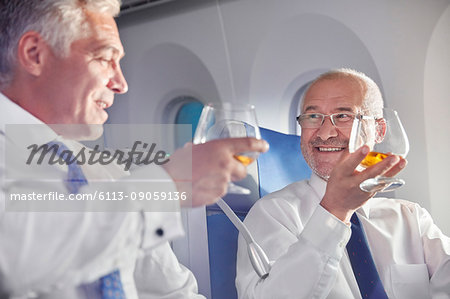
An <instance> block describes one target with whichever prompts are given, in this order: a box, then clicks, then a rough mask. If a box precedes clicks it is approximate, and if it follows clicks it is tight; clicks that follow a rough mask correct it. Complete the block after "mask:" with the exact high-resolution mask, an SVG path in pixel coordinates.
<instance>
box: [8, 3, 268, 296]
mask: <svg viewBox="0 0 450 299" xmlns="http://www.w3.org/2000/svg"><path fill="white" fill-rule="evenodd" d="M119 10H120V1H119V0H40V1H23V0H0V30H1V33H0V49H1V51H0V178H1V180H0V294H1V295H2V296H3V297H6V298H36V297H38V298H125V297H126V298H137V297H138V292H139V293H140V295H139V296H140V297H142V298H145V297H151V298H162V297H164V298H190V297H193V298H194V297H195V298H197V297H202V296H200V295H197V294H196V293H197V286H196V282H195V278H194V277H193V275H192V273H190V272H189V271H188V270H187V269H186V268H184V267H183V266H181V265H179V264H178V262H177V260H176V258H175V256H174V254H173V252H172V251H171V249H170V246H169V245H168V242H167V241H168V240H170V239H172V238H174V237H176V236H179V235H180V234H182V233H183V230H182V226H181V221H180V215H179V213H176V212H175V213H165V212H152V213H143V211H138V212H133V213H88V212H73V213H57V212H53V213H51V212H39V213H34V212H10V211H5V201H6V194H8V192H11V190H14V189H15V188H16V189H17V188H22V189H26V190H33V189H34V188H35V189H36V190H35V191H39V190H40V189H39V188H41V186H39V185H38V184H36V183H35V184H32V183H30V182H29V181H26V180H24V181H20V182H14V181H11V180H7V179H6V178H7V177H8V178H10V177H11V176H10V175H11V173H9V172H14V171H15V172H17V171H18V170H17V169H11V168H6V167H5V159H6V158H5V144H9V143H12V144H14V145H17V144H16V143H15V141H16V140H14V137H19V136H10V135H9V136H8V135H7V133H6V129H5V128H6V126H7V125H14V124H31V125H35V126H40V127H45V128H47V129H48V130H47V131H48V135H46V136H33V134H29V138H30V139H34V138H37V137H39V138H41V139H44V137H48V136H52V137H51V138H49V139H48V140H46V141H45V142H46V143H45V144H47V142H48V144H51V143H52V142H53V143H54V142H55V140H58V138H59V136H58V135H64V134H65V133H66V132H65V131H64V130H63V129H62V128H64V126H54V125H55V124H58V125H66V126H68V125H69V126H72V125H80V126H81V127H83V128H90V127H89V125H100V126H101V125H102V124H103V123H104V122H105V121H106V119H107V117H108V114H107V112H106V110H105V109H106V108H108V107H110V106H111V105H112V104H113V100H114V95H115V94H116V93H118V94H121V93H125V92H126V91H127V89H128V86H127V82H126V80H125V78H124V76H123V74H122V71H121V68H120V64H119V63H120V60H121V58H122V57H123V56H124V49H123V46H122V43H121V41H120V38H119V33H118V29H117V26H116V23H115V20H114V16H116V15H117V14H118V13H119ZM47 131H46V132H47ZM78 134H82V135H83V136H75V137H92V136H94V135H96V134H97V132H90V131H86V132H84V131H83V132H78ZM64 136H65V135H64ZM52 138H53V139H52ZM76 140H79V139H76ZM42 144H44V143H42ZM54 144H55V143H54ZM71 145H73V146H77V145H76V144H75V143H73V144H71ZM58 146H60V147H61V148H63V151H66V150H65V149H64V148H66V147H67V148H70V145H69V144H63V143H58ZM265 150H267V143H265V142H264V141H260V140H256V139H253V138H241V139H230V140H227V141H224V140H222V141H215V142H210V143H206V144H202V145H187V146H185V147H184V148H183V149H179V150H177V151H175V152H174V153H173V154H172V155H171V156H170V159H169V161H168V163H166V164H164V165H163V166H162V167H155V168H152V170H151V173H152V175H153V176H154V177H156V178H160V179H164V180H165V181H168V182H169V183H170V186H169V187H170V188H172V189H171V190H173V192H174V193H173V194H178V193H175V192H179V193H183V194H186V196H187V197H188V198H189V202H190V203H191V205H192V206H201V205H205V204H211V203H213V202H215V201H216V200H217V199H218V198H219V197H220V196H222V195H223V194H224V193H225V192H226V188H227V184H228V182H229V181H230V180H237V179H241V178H243V177H244V176H245V175H246V169H245V167H244V166H243V165H242V164H241V163H239V162H238V161H237V160H235V159H234V158H233V156H234V155H235V154H237V153H239V152H246V151H260V152H261V151H265ZM58 155H59V154H58ZM191 159H192V163H193V164H192V165H193V167H192V170H191V169H190V168H187V167H186V164H187V161H188V160H191ZM8 162H9V161H8ZM78 162H80V161H77V163H73V161H72V163H71V164H69V163H68V162H67V165H66V167H62V166H61V165H59V166H61V167H56V168H55V167H48V168H46V170H47V171H53V172H54V173H55V174H56V175H57V176H58V179H59V180H58V181H59V182H60V184H59V187H58V188H59V189H58V191H60V192H61V193H64V192H65V193H68V190H72V189H73V188H75V187H74V184H75V183H78V185H77V186H76V190H78V189H81V190H83V188H85V189H89V188H90V185H91V184H90V182H89V181H90V180H91V179H92V178H93V177H94V178H95V175H96V174H97V173H98V172H104V173H106V174H108V175H110V176H109V177H110V178H112V179H116V178H118V177H120V176H121V174H122V175H125V173H122V172H121V173H119V174H118V173H117V172H115V173H114V174H113V173H112V172H111V173H109V171H111V170H113V169H112V168H111V167H109V168H107V167H100V166H98V168H96V169H94V170H92V169H90V168H88V167H87V166H86V165H81V166H79V164H78ZM113 168H114V167H113ZM142 168H145V167H142ZM114 171H115V169H114ZM83 173H84V174H83ZM20 175H24V176H26V175H27V174H26V173H21V174H20ZM71 175H72V177H71ZM44 176H45V175H44ZM187 177H189V178H190V179H189V182H186V181H183V179H185V178H187ZM63 181H64V182H65V183H66V185H64V184H63ZM88 182H89V184H88ZM30 184H31V185H30ZM86 184H87V185H86ZM188 185H189V186H188ZM69 187H70V188H69ZM77 192H78V191H75V193H77ZM71 193H72V191H71ZM49 194H51V193H49ZM175 204H178V205H179V203H178V202H175ZM135 271H136V273H138V276H137V282H138V285H137V286H136V279H135V278H134V272H135ZM140 291H143V293H142V294H141V292H140Z"/></svg>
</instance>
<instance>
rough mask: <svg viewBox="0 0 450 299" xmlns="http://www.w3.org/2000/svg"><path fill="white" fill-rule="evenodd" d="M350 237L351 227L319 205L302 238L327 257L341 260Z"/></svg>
mask: <svg viewBox="0 0 450 299" xmlns="http://www.w3.org/2000/svg"><path fill="white" fill-rule="evenodd" d="M350 235H351V228H350V227H348V226H347V225H346V224H345V223H344V222H342V221H340V220H339V219H338V218H337V217H335V216H334V215H332V214H331V213H329V212H328V211H327V210H325V209H324V208H323V207H322V206H321V205H318V206H317V208H316V210H315V211H314V213H313V214H312V215H311V218H310V219H309V220H308V222H307V223H306V225H305V228H304V229H303V232H302V233H301V235H300V236H301V237H302V238H304V239H305V240H307V241H309V242H310V243H312V244H313V245H314V246H315V247H317V248H319V249H320V250H321V251H323V252H324V253H325V254H326V255H328V256H330V257H334V258H337V259H340V258H341V257H342V254H343V252H344V249H345V246H346V245H347V243H348V240H349V239H350Z"/></svg>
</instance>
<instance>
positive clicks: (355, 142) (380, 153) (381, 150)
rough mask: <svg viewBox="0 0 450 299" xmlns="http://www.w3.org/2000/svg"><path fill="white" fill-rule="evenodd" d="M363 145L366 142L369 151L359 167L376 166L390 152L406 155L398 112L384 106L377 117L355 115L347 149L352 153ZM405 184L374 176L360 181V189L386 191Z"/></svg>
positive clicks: (391, 178) (392, 179) (391, 153)
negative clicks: (380, 114) (381, 112)
mask: <svg viewBox="0 0 450 299" xmlns="http://www.w3.org/2000/svg"><path fill="white" fill-rule="evenodd" d="M363 145H368V146H369V147H370V152H369V154H368V155H367V156H366V158H365V159H364V160H363V161H362V162H361V163H360V165H359V166H358V168H359V169H358V170H362V169H364V168H367V167H370V166H372V165H375V164H376V163H378V162H381V161H382V160H383V159H384V158H386V157H388V156H390V155H398V156H401V157H402V158H405V157H406V155H407V154H408V151H409V143H408V137H407V136H406V132H405V130H404V128H403V126H402V123H401V121H400V118H399V116H398V113H397V112H396V111H394V110H391V109H388V108H384V109H383V117H382V118H379V119H375V118H373V117H368V116H359V117H356V118H355V120H354V121H353V126H352V132H351V134H350V141H349V151H350V152H351V153H353V152H355V151H356V150H357V149H358V148H360V147H361V146H363ZM404 184H405V181H404V180H402V179H399V178H395V177H384V176H377V177H375V178H371V179H368V180H365V181H364V182H362V183H361V184H360V188H361V190H363V191H366V192H386V191H392V190H394V189H397V188H399V187H401V186H403V185H404Z"/></svg>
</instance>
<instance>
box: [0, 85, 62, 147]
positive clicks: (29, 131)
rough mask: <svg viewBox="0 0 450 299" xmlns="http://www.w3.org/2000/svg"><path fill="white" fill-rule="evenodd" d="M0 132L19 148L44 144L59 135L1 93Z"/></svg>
mask: <svg viewBox="0 0 450 299" xmlns="http://www.w3.org/2000/svg"><path fill="white" fill-rule="evenodd" d="M0 132H1V133H3V134H5V136H6V138H8V139H10V140H13V142H14V143H15V144H17V145H19V146H21V147H22V146H28V145H30V144H32V143H36V144H44V143H47V142H49V141H52V140H55V139H56V138H57V137H58V135H57V134H56V133H55V131H53V130H52V129H51V128H50V127H48V126H47V125H46V124H45V123H43V122H42V121H41V120H39V119H38V118H36V117H35V116H34V115H32V114H31V113H29V112H28V111H26V110H25V109H23V108H22V107H20V106H19V105H17V104H16V103H14V102H13V101H11V100H10V99H8V98H7V97H6V96H5V95H4V94H2V93H0Z"/></svg>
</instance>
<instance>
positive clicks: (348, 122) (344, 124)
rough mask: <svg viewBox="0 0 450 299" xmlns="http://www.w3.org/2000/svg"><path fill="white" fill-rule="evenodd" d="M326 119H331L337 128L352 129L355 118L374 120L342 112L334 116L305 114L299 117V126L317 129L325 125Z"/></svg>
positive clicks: (369, 117)
mask: <svg viewBox="0 0 450 299" xmlns="http://www.w3.org/2000/svg"><path fill="white" fill-rule="evenodd" d="M325 117H329V118H330V120H331V123H332V124H333V126H335V127H336V128H351V127H352V125H353V120H354V119H355V118H359V119H374V118H373V117H371V116H365V115H360V114H355V113H349V112H345V113H343V112H340V113H333V114H322V113H305V114H300V115H299V116H297V121H298V124H299V125H300V126H301V127H302V128H304V129H317V128H320V127H321V126H322V125H323V122H324V121H325Z"/></svg>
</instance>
